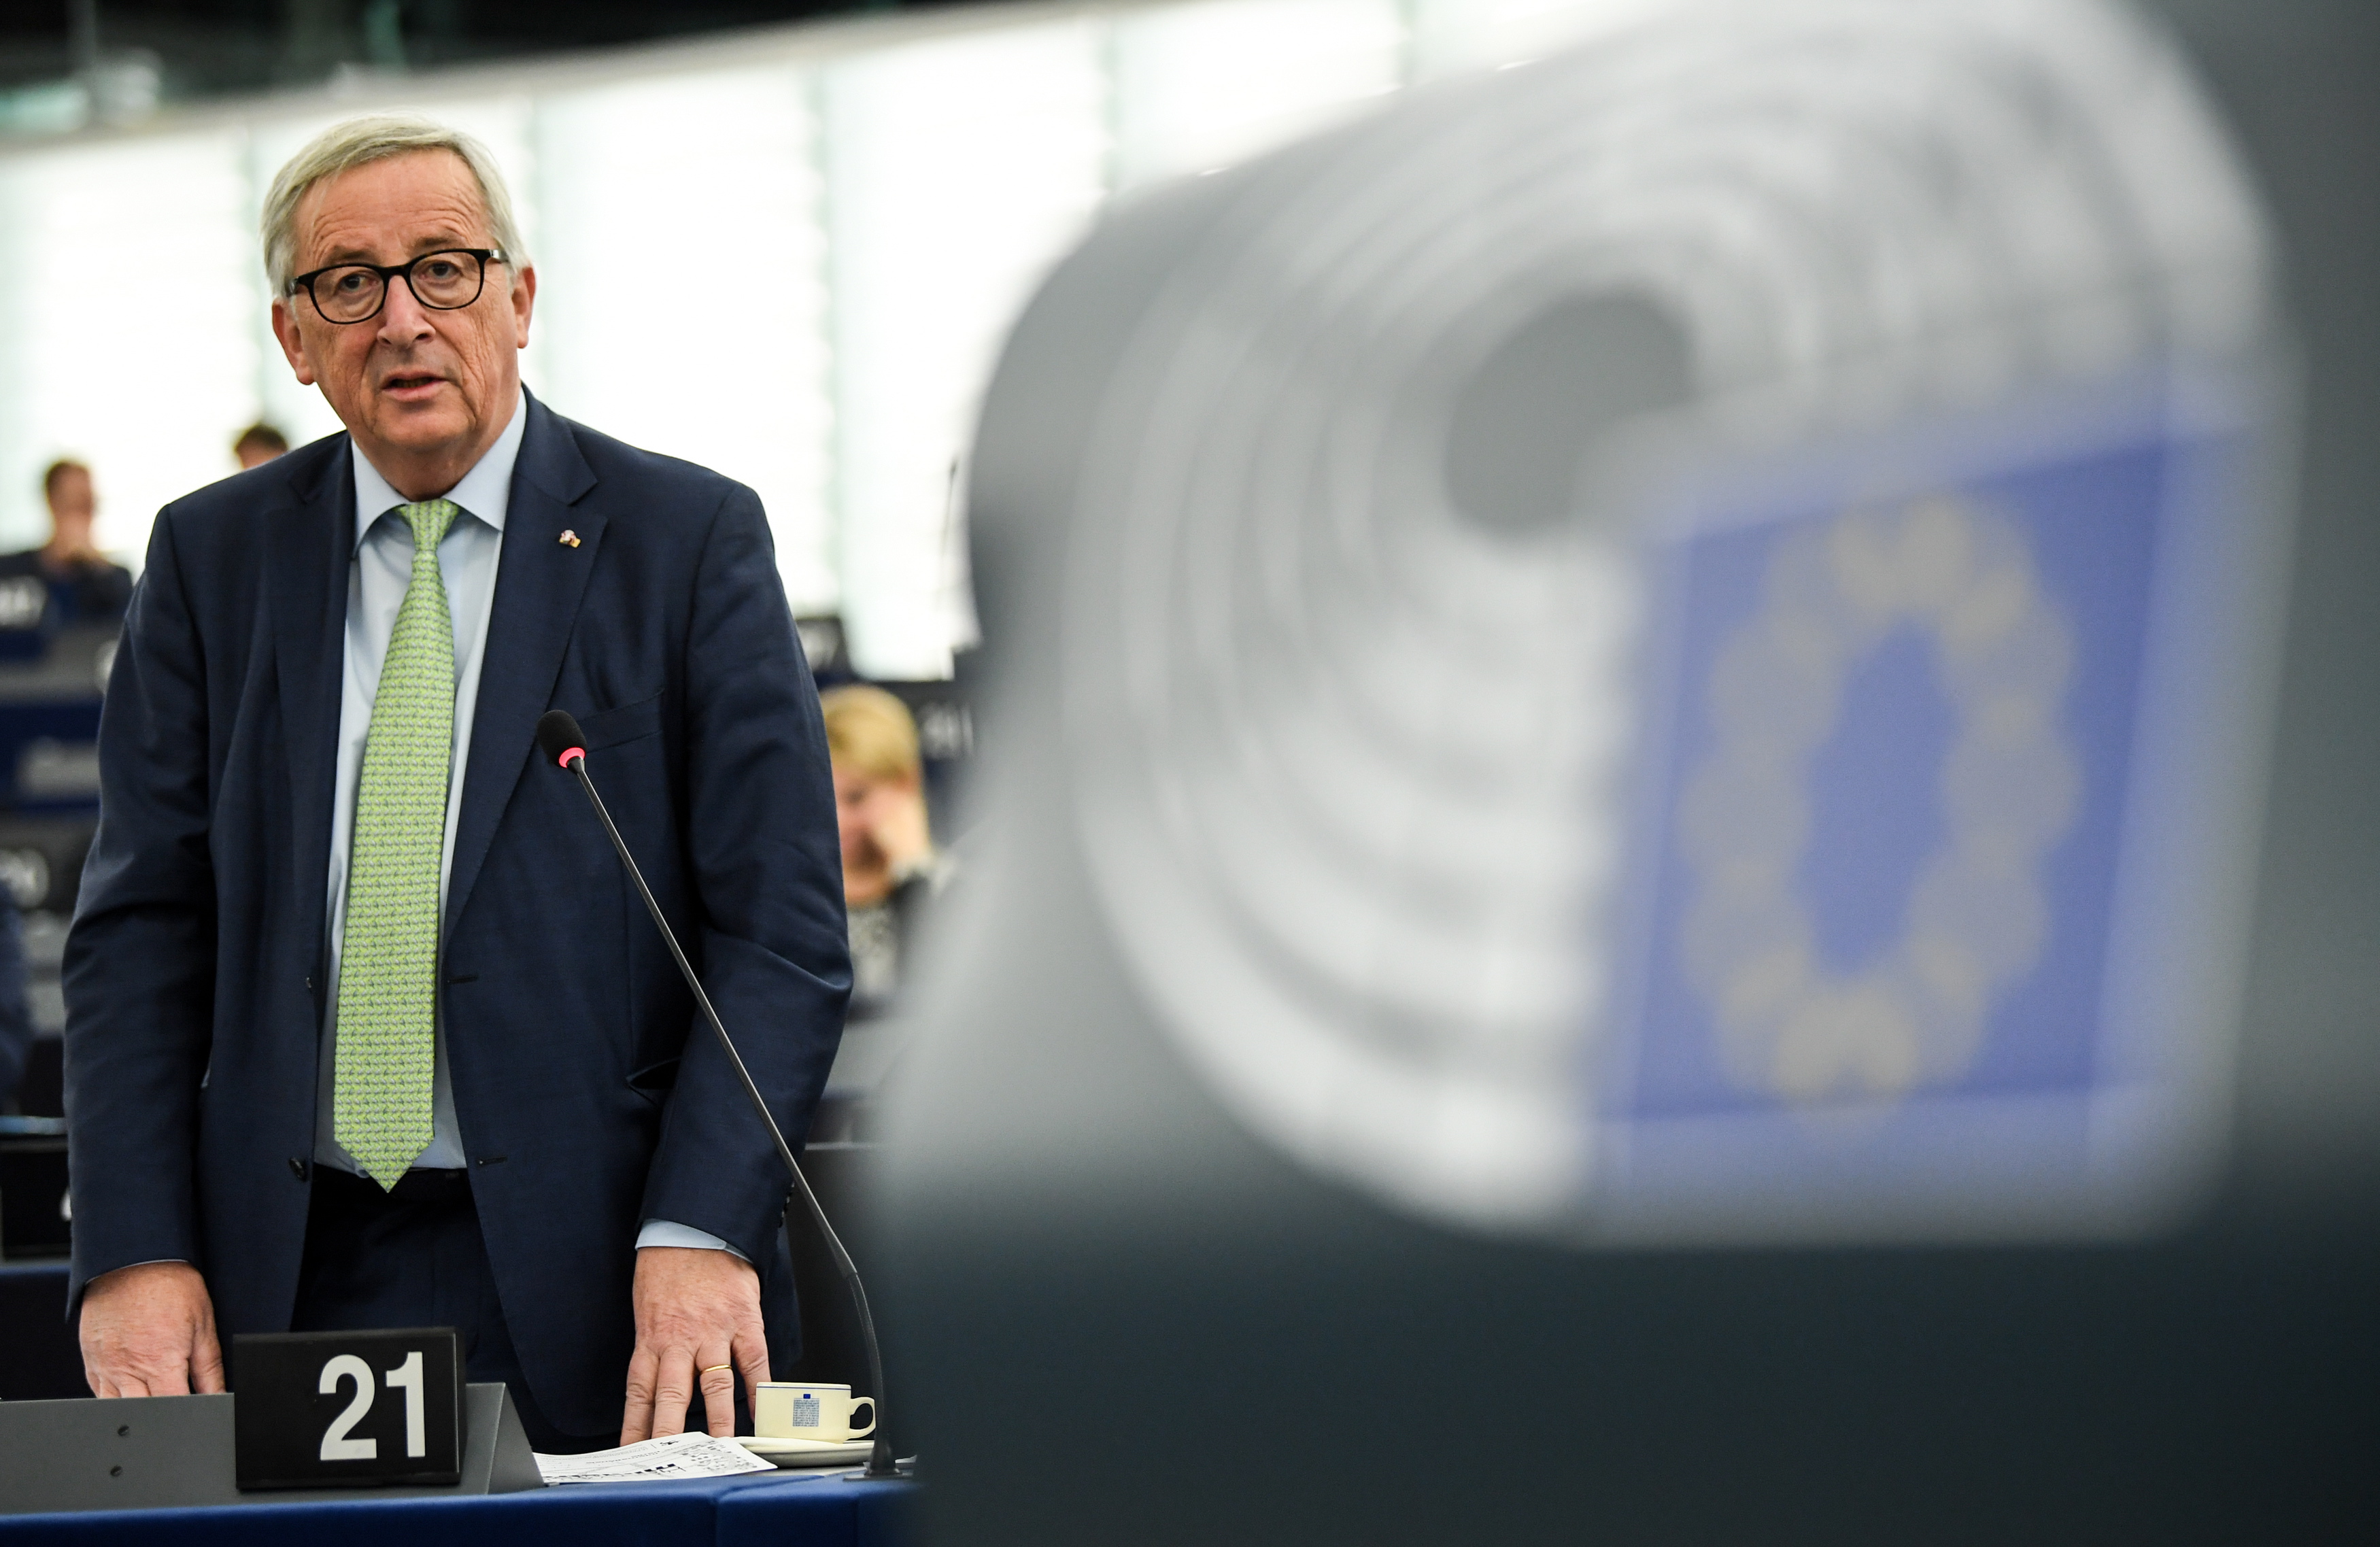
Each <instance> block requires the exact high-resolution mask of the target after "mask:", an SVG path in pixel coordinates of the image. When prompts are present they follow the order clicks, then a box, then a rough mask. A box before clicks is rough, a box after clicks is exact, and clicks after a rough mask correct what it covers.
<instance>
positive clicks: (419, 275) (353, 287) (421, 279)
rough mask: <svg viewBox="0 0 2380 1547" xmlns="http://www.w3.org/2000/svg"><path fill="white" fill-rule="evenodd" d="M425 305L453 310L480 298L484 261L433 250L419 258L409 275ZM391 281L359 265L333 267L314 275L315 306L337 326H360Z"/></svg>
mask: <svg viewBox="0 0 2380 1547" xmlns="http://www.w3.org/2000/svg"><path fill="white" fill-rule="evenodd" d="M406 277H407V280H408V281H409V282H410V283H411V284H412V286H413V296H414V298H415V299H416V300H419V302H420V303H421V304H422V305H424V306H427V307H432V308H435V309H437V310H439V311H454V310H455V309H457V308H459V307H466V306H468V305H470V304H471V303H472V302H473V301H475V300H477V299H479V298H480V282H481V278H482V272H481V269H480V260H479V259H478V258H477V257H475V256H473V255H472V254H470V253H468V252H431V253H426V254H424V255H423V256H422V257H420V258H419V259H417V260H415V262H414V264H413V267H412V269H411V270H410V271H409V272H408V274H407V276H406ZM387 291H388V281H387V280H385V279H383V278H382V277H381V275H380V274H379V273H378V272H377V271H375V270H372V269H368V268H363V267H361V266H356V267H349V268H343V269H331V270H328V271H326V272H324V273H322V274H317V275H315V276H314V304H315V305H317V306H319V307H321V308H322V315H323V316H325V317H327V318H329V319H330V320H331V321H332V322H334V323H360V322H362V321H363V320H364V319H365V318H367V317H370V316H371V315H372V314H373V313H374V312H376V311H379V310H380V309H381V303H382V302H383V300H384V299H386V298H387Z"/></svg>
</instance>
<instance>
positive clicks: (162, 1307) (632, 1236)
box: [66, 118, 850, 1449]
mask: <svg viewBox="0 0 2380 1547" xmlns="http://www.w3.org/2000/svg"><path fill="white" fill-rule="evenodd" d="M264 240H265V249H266V251H265V263H266V268H267V270H268V272H269V274H270V275H271V277H272V281H273V289H274V294H275V298H274V300H273V331H274V334H275V335H276V336H277V337H278V339H279V340H280V343H281V347H282V349H283V351H284V352H285V354H286V355H287V357H288V359H289V363H290V365H291V367H292V368H293V369H294V370H295V371H296V372H297V379H298V380H299V381H300V382H304V383H308V384H319V385H320V386H321V388H322V393H323V396H325V397H326V398H328V399H329V401H330V403H331V405H332V407H333V408H335V409H336V410H337V412H338V415H339V418H340V420H342V422H344V423H345V424H346V434H344V435H334V436H331V437H329V438H327V439H325V440H322V441H320V442H317V443H315V444H314V445H310V446H307V447H304V448H302V449H300V450H298V451H296V452H293V453H291V454H290V455H288V456H286V457H281V458H279V459H277V460H275V461H272V462H269V463H266V464H265V465H263V466H262V467H260V468H258V469H254V470H251V471H249V472H244V473H242V474H240V475H238V476H237V477H235V478H232V479H230V480H228V481H225V482H222V483H218V484H216V485H214V486H212V487H211V488H208V489H204V490H201V491H200V492H199V493H195V494H192V495H189V496H188V497H187V498H185V499H182V500H179V501H176V503H175V504H173V505H170V506H167V507H166V508H165V509H164V511H163V512H162V513H161V514H160V515H159V516H158V518H157V523H156V529H155V531H154V534H153V535H152V539H151V542H150V547H149V562H148V568H147V571H146V573H145V574H144V575H143V576H142V579H141V581H140V589H139V591H138V594H137V595H136V596H135V598H134V601H133V603H132V607H131V611H130V614H129V615H128V620H127V626H126V629H125V635H124V641H123V644H122V647H121V648H120V650H119V652H118V653H117V655H116V658H115V675H114V676H113V677H112V679H111V681H110V684H109V688H108V694H107V705H106V711H105V715H104V718H103V722H102V725H101V730H100V761H101V770H102V782H103V787H102V813H103V814H102V819H101V824H100V829H99V834H98V836H97V838H96V840H95V841H94V843H93V845H92V847H91V859H90V861H89V864H88V866H87V867H86V870H85V872H84V880H83V885H82V895H81V902H80V906H79V908H78V910H77V916H76V920H75V924H74V931H73V934H72V936H71V938H70V941H69V944H68V947H67V963H66V989H67V1017H68V1020H67V1115H68V1122H69V1136H70V1146H71V1162H72V1167H73V1177H74V1194H75V1232H74V1254H75V1260H74V1277H73V1285H74V1292H75V1293H76V1294H77V1295H78V1296H79V1305H80V1329H81V1339H82V1347H83V1358H84V1361H85V1366H86V1370H87V1372H88V1374H89V1377H90V1381H91V1388H92V1390H93V1391H94V1392H96V1393H97V1394H98V1395H102V1396H110V1395H144V1394H170V1393H178V1392H182V1391H186V1390H196V1391H207V1390H217V1389H220V1388H221V1384H222V1379H223V1376H222V1354H221V1344H220V1337H221V1335H222V1334H224V1333H228V1332H261V1331H279V1330H284V1329H289V1328H297V1329H300V1330H304V1329H316V1328H321V1329H332V1328H346V1327H369V1326H406V1325H433V1324H434V1325H454V1326H456V1327H458V1328H460V1329H461V1330H462V1332H463V1334H464V1338H465V1346H466V1349H467V1358H468V1368H469V1370H470V1374H471V1377H472V1378H473V1379H479V1380H488V1379H502V1380H504V1381H505V1382H506V1383H508V1384H509V1385H510V1386H511V1388H512V1390H513V1393H514V1395H515V1397H516V1400H517V1401H518V1402H519V1404H520V1406H521V1408H522V1411H523V1416H524V1418H525V1419H527V1421H528V1427H529V1430H530V1434H531V1437H532V1439H533V1440H534V1441H535V1443H537V1444H538V1445H539V1447H540V1448H541V1449H570V1448H576V1449H587V1448H590V1447H592V1446H595V1445H599V1444H606V1443H613V1442H614V1441H615V1440H616V1441H617V1442H619V1443H626V1442H628V1441H632V1440H636V1439H639V1438H643V1437H645V1436H646V1435H647V1434H665V1433H674V1432H677V1431H679V1430H680V1429H682V1428H683V1426H684V1424H685V1422H686V1412H687V1409H688V1407H689V1406H690V1404H691V1402H692V1400H693V1398H694V1397H695V1396H696V1395H700V1397H701V1398H702V1401H703V1405H704V1411H705V1414H706V1417H707V1420H708V1423H709V1426H710V1430H711V1431H712V1432H714V1433H725V1432H729V1431H730V1430H729V1425H730V1423H731V1421H732V1414H733V1411H734V1407H735V1394H736V1384H737V1377H738V1376H739V1375H740V1376H741V1377H742V1380H743V1382H744V1383H745V1385H746V1387H747V1390H748V1388H749V1386H750V1384H751V1383H755V1382H759V1381H763V1380H766V1379H767V1378H768V1375H769V1370H770V1364H771V1350H772V1348H773V1349H774V1350H775V1358H777V1359H779V1360H780V1361H783V1360H784V1359H786V1358H789V1357H790V1356H791V1354H792V1352H793V1348H794V1344H793V1339H794V1338H795V1336H796V1322H795V1307H794V1304H793V1290H792V1280H791V1267H790V1264H789V1263H788V1261H786V1258H785V1254H784V1251H783V1248H782V1246H781V1244H780V1242H779V1240H778V1237H777V1236H776V1226H777V1224H778V1221H779V1218H780V1212H781V1210H782V1208H783V1203H784V1200H785V1191H786V1188H787V1186H788V1181H789V1179H788V1178H787V1177H786V1176H785V1175H784V1172H783V1166H782V1165H781V1164H780V1163H779V1162H778V1160H777V1159H776V1158H775V1154H774V1151H773V1149H772V1147H771V1142H770V1139H769V1138H768V1135H767V1133H766V1131H765V1129H764V1128H763V1127H762V1126H761V1124H760V1123H759V1120H758V1119H757V1117H756V1116H755V1115H753V1113H752V1112H751V1111H750V1110H749V1108H748V1106H747V1102H746V1098H745V1096H744V1094H743V1092H742V1090H740V1088H739V1087H738V1085H737V1083H736V1081H735V1077H734V1075H733V1072H732V1071H731V1069H730V1068H729V1066H728V1065H727V1063H726V1062H725V1060H724V1058H723V1056H722V1054H720V1052H719V1050H718V1049H717V1047H716V1046H715V1045H714V1044H713V1042H712V1041H711V1039H710V1037H709V1036H708V1035H707V1033H704V1032H702V1031H700V1030H698V1029H694V1027H695V1020H694V1015H693V1007H692V1002H691V998H690V996H689V994H688V993H687V992H686V988H685V986H684V984H683V983H682V982H681V981H680V980H679V978H678V976H677V974H676V972H675V971H674V968H673V966H672V964H671V962H670V959H669V957H668V956H667V953H666V948H665V946H664V945H663V944H662V941H661V939H660V937H659V935H658V934H657V933H656V932H654V931H653V929H652V927H651V924H650V921H649V920H646V919H645V918H643V917H642V916H641V912H640V909H639V907H638V905H637V901H636V899H635V897H634V895H633V894H632V893H631V892H630V891H629V890H628V888H627V883H626V882H625V879H624V878H623V876H622V875H621V873H620V872H619V871H618V869H617V867H616V861H615V859H613V855H612V854H611V852H610V850H609V848H608V847H607V845H606V844H605V842H604V840H603V836H602V834H601V831H600V829H598V828H597V827H596V826H595V825H594V824H593V820H592V817H591V815H590V813H589V811H588V810H587V809H586V802H585V799H584V798H583V797H582V796H581V795H580V794H579V793H578V791H577V788H576V787H575V781H573V780H571V779H570V778H569V777H568V776H567V775H565V774H562V773H560V772H558V771H556V770H554V769H553V768H551V767H549V766H546V765H545V764H544V763H543V761H542V760H540V759H538V758H536V757H535V756H533V751H532V732H533V728H534V726H535V725H536V723H537V720H538V717H539V715H540V713H543V712H545V711H546V710H548V709H553V708H561V709H567V710H569V711H571V712H572V713H575V714H576V715H577V717H578V720H579V723H580V725H582V726H583V727H584V728H585V732H586V740H587V747H588V750H589V760H590V766H591V767H592V768H593V770H594V771H595V772H596V774H597V776H598V777H599V778H600V779H601V781H602V783H603V784H604V786H606V794H607V798H608V799H609V801H610V803H611V806H612V808H613V811H614V812H615V813H616V814H617V816H618V817H619V819H620V822H621V824H622V827H623V829H624V831H625V834H626V836H627V840H628V842H629V844H630V845H631V847H633V848H634V850H635V851H636V852H637V856H638V858H639V861H640V863H641V864H642V865H643V866H644V868H645V871H646V873H647V875H648V877H649V878H650V880H651V882H652V883H653V886H654V890H655V892H656V893H657V894H658V895H659V896H660V898H661V900H662V906H663V907H664V909H665V910H666V911H667V912H668V914H669V915H670V917H671V919H672V921H673V925H674V928H675V929H676V930H677V931H678V932H679V934H680V936H681V937H682V938H683V939H684V940H685V941H686V943H687V945H688V949H689V953H690V955H692V956H693V957H694V959H695V961H696V963H697V965H698V968H699V970H700V972H701V974H702V978H703V981H704V986H705V988H706V989H707V990H708V992H709V993H710V997H711V999H712V1000H713V1002H714V1003H716V1005H718V1007H719V1010H720V1013H721V1015H722V1017H724V1018H725V1019H726V1021H727V1023H728V1025H729V1026H730V1027H731V1028H732V1029H736V1030H738V1031H740V1032H741V1034H742V1046H743V1051H744V1054H745V1056H746V1058H747V1061H748V1062H749V1064H750V1065H751V1067H752V1072H753V1075H754V1076H755V1078H757V1079H758V1081H759V1085H760V1088H761V1090H762V1091H763V1092H764V1094H765V1095H766V1097H767V1098H768V1100H769V1102H770V1104H771V1108H772V1110H773V1112H774V1113H775V1115H776V1116H777V1119H778V1121H779V1123H780V1124H781V1125H782V1126H783V1128H784V1129H785V1131H786V1133H787V1134H788V1135H789V1136H792V1137H794V1139H795V1142H796V1143H798V1142H799V1138H798V1136H799V1135H800V1134H801V1133H802V1132H804V1131H805V1130H806V1128H807V1122H808V1119H809V1116H810V1115H811V1111H812V1108H813V1106H814V1104H815V1103H816V1102H817V1099H818V1095H819V1092H820V1089H821V1087H822V1086H823V1084H824V1082H825V1078H826V1073H827V1068H828V1066H829V1064H830V1063H831V1062H832V1057H833V1054H834V1050H835V1044H836V1041H837V1039H838V1037H839V1036H840V1033H841V1026H842V1020H843V1013H844V1001H845V998H846V996H847V994H848V993H849V987H850V969H849V961H848V956H847V951H846V946H845V941H844V917H843V899H842V888H841V883H840V871H839V858H838V849H837V839H836V831H835V814H834V794H833V789H832V783H831V779H830V775H829V772H828V761H827V754H826V748H825V743H824V738H823V733H822V731H821V728H820V717H819V708H818V701H817V698H816V693H815V690H814V688H812V686H811V683H810V679H809V675H808V672H807V668H806V667H805V665H804V664H803V661H802V658H801V653H800V647H799V646H798V644H797V643H796V642H795V634H794V626H793V619H792V616H791V615H790V614H789V612H788V610H787V607H786V604H785V599H784V594H783V587H782V586H781V584H780V582H779V580H778V578H777V571H776V566H775V562H774V558H773V555H772V554H771V545H770V539H769V531H768V528H767V525H766V523H765V522H764V520H763V518H762V515H761V510H760V505H759V500H758V499H757V498H756V497H755V496H754V495H753V493H752V492H751V491H750V490H748V489H746V488H744V487H742V486H741V485H738V484H736V483H734V482H731V481H728V480H726V479H724V478H722V477H720V476H718V475H717V474H715V473H711V472H709V471H707V470H705V469H701V468H698V467H693V466H690V465H688V464H686V463H683V462H676V461H672V460H670V459H669V458H666V457H657V456H653V455H650V454H648V453H646V452H642V451H637V450H635V449H632V448H630V447H628V446H626V445H621V444H620V443H619V442H617V441H613V440H611V439H608V438H606V437H605V436H603V435H601V434H598V433H596V432H593V431H591V430H589V429H587V428H585V427H584V426H581V425H577V424H574V423H572V422H570V421H569V420H565V419H562V418H560V417H559V416H557V415H555V414H554V413H553V412H552V411H551V410H550V409H548V408H545V407H544V406H543V405H542V404H540V403H539V402H538V401H537V400H536V399H535V398H533V397H531V396H528V394H527V392H526V391H525V390H524V389H523V388H522V386H521V384H520V376H519V359H518V354H519V350H520V349H521V347H523V346H524V345H525V344H526V343H527V341H528V327H529V315H530V310H531V306H532V303H533V302H534V300H535V298H536V295H537V275H536V271H535V270H534V269H533V268H531V267H530V266H529V263H528V254H527V253H526V252H525V251H524V250H523V249H522V245H521V239H520V236H519V233H518V232H517V231H516V229H515V228H514V223H513V217H512V213H511V208H510V203H509V201H508V199H507V197H506V195H505V192H504V186H503V183H502V181H501V179H500V177H499V176H498V174H497V172H496V169H495V167H494V165H493V164H492V161H491V160H490V159H489V157H488V156H487V154H486V152H484V151H483V150H482V149H481V148H480V146H479V145H478V144H477V143H476V142H474V141H472V140H469V139H468V137H465V136H462V135H459V134H455V133H454V132H452V131H451V130H448V129H445V128H441V127H439V126H437V125H434V124H431V123H428V122H425V121H420V120H414V119H404V118H375V119H364V120H358V121H356V122H352V123H349V124H346V125H342V126H340V127H338V128H334V129H332V130H330V131H329V132H327V133H325V134H324V135H323V136H322V137H321V138H320V139H318V140H316V141H314V143H312V144H311V145H310V146H308V147H307V148H306V149H305V150H304V151H301V152H299V153H298V154H297V157H296V158H295V159H293V160H292V161H291V163H290V164H288V165H287V166H286V167H285V168H283V170H282V172H281V175H280V177H279V178H278V179H277V181H276V182H275V185H274V187H273V190H272V194H271V197H270V198H269V200H268V201H267V206H266V210H265V218H264ZM686 262H688V260H687V258H686V255H684V254H681V253H678V252H676V251H674V250H669V249H667V248H659V249H656V250H655V252H654V254H653V262H652V264H651V266H650V283H651V288H650V291H649V292H648V293H645V294H641V295H633V296H619V297H615V298H613V300H614V302H615V304H617V305H618V306H619V307H620V308H622V309H623V311H624V312H625V311H630V310H633V309H636V308H638V307H647V308H650V307H654V306H657V305H662V304H669V303H670V302H672V300H673V298H679V297H683V296H686V295H688V294H693V293H698V286H695V285H694V284H693V282H692V281H691V280H690V279H689V278H688V277H687V275H686V274H685V273H684V272H682V271H683V270H684V267H685V264H686ZM690 321H691V320H690ZM693 325H706V324H702V323H698V322H695V323H693ZM191 363H192V365H193V366H194V368H200V369H202V368H203V365H204V362H203V361H198V362H191Z"/></svg>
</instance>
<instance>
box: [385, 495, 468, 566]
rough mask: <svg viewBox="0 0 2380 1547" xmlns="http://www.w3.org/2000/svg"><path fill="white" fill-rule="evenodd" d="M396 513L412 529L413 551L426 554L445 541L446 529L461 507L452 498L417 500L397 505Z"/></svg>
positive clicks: (461, 510)
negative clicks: (408, 503) (409, 503)
mask: <svg viewBox="0 0 2380 1547" xmlns="http://www.w3.org/2000/svg"><path fill="white" fill-rule="evenodd" d="M396 513H397V514H398V515H399V516H402V517H404V518H405V521H406V525H407V526H409V527H411V528H412V529H413V547H414V551H415V552H416V553H424V554H426V553H428V552H430V551H431V549H433V548H435V547H437V546H438V544H439V543H441V542H444V541H445V538H446V529H447V528H449V527H451V526H453V525H454V524H455V517H457V516H460V515H461V514H462V513H463V507H462V506H459V505H456V504H455V502H454V501H453V500H417V501H415V502H414V503H413V504H411V505H400V506H397V507H396Z"/></svg>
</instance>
